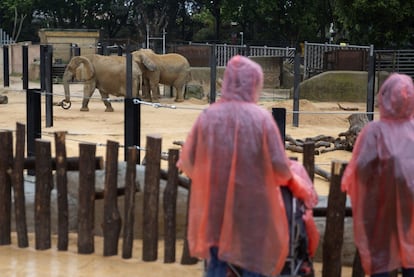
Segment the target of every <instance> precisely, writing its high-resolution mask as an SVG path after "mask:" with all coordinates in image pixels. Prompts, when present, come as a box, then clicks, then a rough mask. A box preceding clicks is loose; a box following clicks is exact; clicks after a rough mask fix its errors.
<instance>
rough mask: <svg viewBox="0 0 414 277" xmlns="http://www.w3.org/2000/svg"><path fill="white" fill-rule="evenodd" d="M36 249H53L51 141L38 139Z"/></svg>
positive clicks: (36, 143) (36, 144) (36, 145)
mask: <svg viewBox="0 0 414 277" xmlns="http://www.w3.org/2000/svg"><path fill="white" fill-rule="evenodd" d="M35 147H36V154H35V157H36V167H35V170H36V189H35V248H36V249H37V250H45V249H49V248H50V247H51V244H52V242H51V223H50V216H51V212H50V193H51V191H52V189H53V178H52V154H51V146H50V141H45V140H42V139H36V142H35Z"/></svg>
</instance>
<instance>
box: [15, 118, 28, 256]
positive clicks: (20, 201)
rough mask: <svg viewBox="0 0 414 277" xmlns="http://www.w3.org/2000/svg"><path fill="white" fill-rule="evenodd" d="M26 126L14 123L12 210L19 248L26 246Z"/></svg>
mask: <svg viewBox="0 0 414 277" xmlns="http://www.w3.org/2000/svg"><path fill="white" fill-rule="evenodd" d="M25 129H26V126H25V125H24V124H21V123H16V151H15V152H16V154H15V158H14V165H13V193H14V210H15V217H16V232H17V244H18V246H19V247H20V248H23V247H28V246H29V240H28V238H27V223H26V203H25V194H24V178H23V171H24V148H25V147H24V146H25V136H26V134H25Z"/></svg>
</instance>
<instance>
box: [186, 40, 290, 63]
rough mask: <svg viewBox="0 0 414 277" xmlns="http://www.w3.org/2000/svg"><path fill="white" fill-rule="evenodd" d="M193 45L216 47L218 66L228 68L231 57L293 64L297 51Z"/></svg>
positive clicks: (237, 46)
mask: <svg viewBox="0 0 414 277" xmlns="http://www.w3.org/2000/svg"><path fill="white" fill-rule="evenodd" d="M191 45H200V46H211V47H214V53H215V55H216V60H217V66H226V64H227V62H228V61H229V60H230V59H231V57H233V56H235V55H243V56H276V57H283V58H286V59H287V60H288V61H290V62H292V63H293V59H294V57H295V53H296V49H295V48H291V47H268V46H247V45H229V44H207V43H191Z"/></svg>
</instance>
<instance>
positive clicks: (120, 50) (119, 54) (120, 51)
mask: <svg viewBox="0 0 414 277" xmlns="http://www.w3.org/2000/svg"><path fill="white" fill-rule="evenodd" d="M122 52H123V51H122V47H121V45H118V48H117V53H118V56H122ZM128 52H129V49H127V53H128Z"/></svg>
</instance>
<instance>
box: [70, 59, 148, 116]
mask: <svg viewBox="0 0 414 277" xmlns="http://www.w3.org/2000/svg"><path fill="white" fill-rule="evenodd" d="M73 78H74V79H76V80H78V81H83V82H84V87H83V101H82V108H81V109H80V110H81V111H89V108H88V103H89V99H90V97H91V96H92V94H93V93H94V91H95V89H96V88H97V89H98V90H99V93H100V94H101V97H102V101H103V102H104V104H105V106H106V109H105V111H106V112H112V111H113V108H112V105H111V103H110V102H109V101H108V97H109V94H111V95H114V96H125V95H126V58H125V57H122V56H102V55H97V54H92V55H85V56H77V57H73V58H72V59H71V60H70V62H69V64H68V65H67V66H66V69H65V72H64V74H63V86H64V90H65V100H64V101H63V103H62V104H63V105H64V104H70V90H69V81H71V80H72V79H73ZM140 84H141V70H140V69H139V67H138V66H137V65H136V64H135V63H132V96H133V97H138V91H139V88H140Z"/></svg>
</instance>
